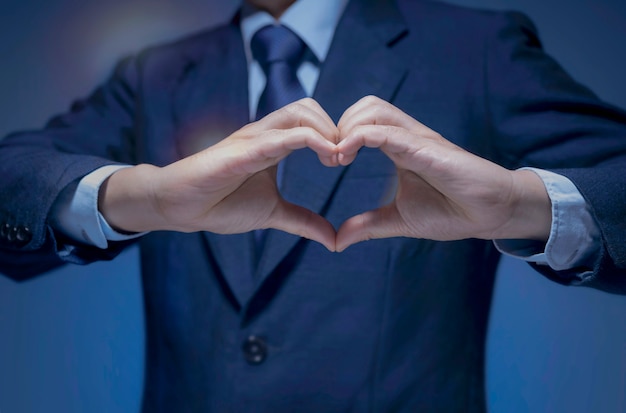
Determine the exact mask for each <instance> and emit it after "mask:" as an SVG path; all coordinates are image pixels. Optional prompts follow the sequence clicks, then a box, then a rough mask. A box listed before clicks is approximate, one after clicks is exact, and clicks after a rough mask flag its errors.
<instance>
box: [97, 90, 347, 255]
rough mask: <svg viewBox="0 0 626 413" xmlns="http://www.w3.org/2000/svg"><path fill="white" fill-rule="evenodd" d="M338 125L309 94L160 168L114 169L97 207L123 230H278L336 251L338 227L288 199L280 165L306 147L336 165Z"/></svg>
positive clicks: (222, 232)
mask: <svg viewBox="0 0 626 413" xmlns="http://www.w3.org/2000/svg"><path fill="white" fill-rule="evenodd" d="M337 140H338V133H337V128H336V126H335V124H334V123H333V121H332V120H331V119H330V118H329V117H328V115H327V114H326V112H324V110H323V109H322V108H321V107H320V106H319V105H318V104H317V103H316V102H315V101H313V100H312V99H303V100H300V101H298V102H295V103H292V104H291V105H288V106H286V107H284V108H282V109H280V110H278V111H276V112H274V113H271V114H270V115H268V116H266V117H265V118H263V119H261V120H259V121H257V122H253V123H251V124H249V125H246V126H245V127H243V128H241V129H240V130H238V131H236V132H235V133H233V134H232V135H230V136H229V137H227V138H226V139H224V140H222V141H221V142H219V143H217V144H216V145H213V146H211V147H209V148H207V149H205V150H203V151H201V152H199V153H197V154H194V155H192V156H189V157H187V158H185V159H182V160H180V161H178V162H175V163H173V164H171V165H168V166H166V167H163V168H157V167H155V166H151V165H139V166H136V167H133V168H127V169H122V170H120V171H118V172H116V173H114V174H113V175H112V176H111V177H110V178H109V179H108V180H107V182H106V183H105V185H103V186H102V188H101V194H100V200H99V209H100V211H101V212H102V214H103V215H104V216H105V218H106V220H107V222H109V224H111V225H112V226H114V227H115V228H118V229H120V230H123V231H128V232H143V231H153V230H173V231H182V232H194V231H211V232H216V233H221V234H234V233H242V232H247V231H251V230H255V229H264V228H276V229H279V230H282V231H286V232H290V233H292V234H296V235H299V236H302V237H305V238H309V239H313V240H315V241H318V242H320V243H322V244H323V245H324V246H325V247H326V248H328V249H329V250H331V251H333V250H334V249H335V229H334V228H333V227H332V225H331V224H330V223H329V222H328V221H326V220H325V219H324V218H322V217H321V216H319V215H317V214H315V213H313V212H311V211H309V210H307V209H305V208H302V207H299V206H296V205H294V204H291V203H288V202H287V201H285V200H284V199H283V198H282V197H281V196H280V194H279V192H278V189H277V186H276V165H277V164H278V162H279V161H280V160H281V159H283V158H284V157H286V156H287V155H289V154H290V153H291V152H292V151H294V150H296V149H301V148H304V147H308V148H310V149H312V150H313V151H315V152H316V153H317V155H318V157H319V159H320V162H322V163H323V164H324V165H326V166H336V165H338V163H337V155H336V145H335V144H336V142H337Z"/></svg>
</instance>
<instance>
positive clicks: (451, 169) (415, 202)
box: [249, 96, 551, 252]
mask: <svg viewBox="0 0 626 413" xmlns="http://www.w3.org/2000/svg"><path fill="white" fill-rule="evenodd" d="M270 116H274V117H278V116H284V117H285V119H289V120H288V121H285V122H283V123H284V126H285V127H287V128H286V129H285V130H284V135H281V134H280V133H276V129H272V131H271V135H272V138H273V139H279V140H280V141H279V143H277V144H276V145H272V144H271V142H270V144H269V145H266V142H269V140H265V141H263V142H264V143H263V145H264V147H263V152H264V156H265V157H266V159H267V160H268V161H267V164H266V165H265V166H264V168H263V167H262V168H263V169H264V173H262V174H258V175H259V176H257V177H255V180H256V179H273V180H274V186H275V165H276V164H277V163H278V161H279V159H282V158H283V157H284V156H286V155H288V154H289V153H290V152H291V151H293V150H296V149H301V148H303V147H308V148H310V149H312V150H313V151H315V152H316V153H317V155H318V157H319V159H320V162H322V164H324V165H325V166H328V167H333V166H338V165H344V166H346V165H349V164H351V163H352V162H353V161H354V160H355V159H356V157H357V155H358V152H359V150H360V149H361V148H363V147H369V148H378V149H380V150H381V151H382V152H383V153H384V154H385V155H386V156H388V157H389V158H390V159H391V160H392V162H393V163H394V164H395V165H396V169H397V174H398V187H397V191H396V195H395V197H394V199H393V201H392V202H391V203H389V204H388V205H384V206H381V207H380V208H377V209H375V210H371V211H366V212H364V213H361V214H358V215H356V216H353V217H351V218H349V219H347V220H346V221H345V222H343V223H342V225H341V226H340V227H339V229H338V230H336V231H335V229H334V227H333V226H332V225H331V224H330V223H329V222H328V221H327V220H326V219H324V218H323V217H321V216H319V215H318V214H315V213H314V212H312V211H310V210H308V209H306V208H303V207H300V206H296V205H293V204H289V203H288V202H286V201H284V200H283V199H282V197H281V196H280V194H278V191H275V194H274V195H275V200H276V201H277V206H278V207H277V208H275V210H274V211H273V213H272V216H271V217H270V218H271V219H268V220H267V221H266V222H265V224H267V225H263V226H261V227H263V228H275V229H279V230H283V231H286V232H290V233H292V234H296V235H300V236H303V237H305V238H309V239H312V240H315V241H318V242H320V243H322V244H323V245H324V246H326V248H328V249H329V250H331V251H337V252H340V251H343V250H345V249H346V248H347V247H348V246H350V245H352V244H355V243H357V242H360V241H364V240H369V239H375V238H389V237H398V236H405V237H415V238H427V239H433V240H455V239H463V238H470V237H475V238H483V239H496V238H498V235H499V231H500V232H501V230H502V229H503V228H504V230H505V231H506V230H510V225H509V224H510V222H511V221H515V220H514V219H512V216H513V215H512V209H514V207H515V204H514V201H515V200H516V199H517V198H516V195H517V193H516V192H515V189H516V188H515V185H514V184H515V182H514V180H513V171H509V170H507V169H505V168H503V167H501V166H499V165H497V164H494V163H492V162H490V161H487V160H485V159H482V158H480V157H478V156H475V155H473V154H471V153H469V152H467V151H465V150H463V149H461V148H460V147H458V146H456V145H454V144H453V143H451V142H449V141H447V140H446V139H444V138H443V137H442V136H441V135H440V134H438V133H437V132H435V131H433V130H431V129H430V128H428V127H426V126H424V125H423V124H421V123H420V122H418V121H417V120H415V119H413V118H412V117H410V116H409V115H407V114H406V113H404V112H402V111H401V110H400V109H398V108H396V107H395V106H393V105H392V104H390V103H387V102H385V101H383V100H381V99H379V98H376V97H373V96H369V97H365V98H363V99H361V100H359V101H358V102H357V103H355V104H354V105H352V106H351V107H350V108H348V109H347V110H346V111H345V112H344V114H343V115H342V117H341V119H340V120H339V122H338V123H337V125H335V124H334V123H333V122H332V120H330V118H329V117H328V115H327V114H326V112H324V111H323V109H322V108H321V107H320V106H319V105H318V104H317V103H316V102H315V101H313V100H311V99H305V100H303V101H298V102H296V103H294V104H291V105H288V106H286V107H284V108H283V109H280V110H279V111H277V112H274V114H272V115H270ZM268 117H269V116H268ZM294 119H295V121H294ZM260 122H261V121H260ZM273 126H275V125H273ZM287 130H288V131H287ZM533 176H534V178H533ZM263 177H264V178H263ZM523 178H524V179H522V181H524V180H525V182H524V184H528V185H530V186H527V187H526V188H525V190H524V191H522V192H525V194H524V195H526V196H527V195H528V194H527V192H528V188H535V189H536V190H535V191H534V193H533V194H532V195H533V196H536V198H535V201H536V205H538V206H539V207H540V208H533V212H535V211H538V214H535V215H534V216H533V217H532V220H531V221H530V223H529V222H528V221H527V219H528V218H530V214H526V216H525V217H523V218H524V219H525V221H519V222H514V224H517V228H515V231H518V232H515V231H509V232H508V233H507V232H504V234H505V235H508V234H515V235H518V234H519V236H520V238H531V239H543V238H545V239H547V235H546V234H547V232H546V228H547V231H548V232H549V227H550V220H551V212H550V201H549V198H547V194H546V193H545V188H544V186H543V184H542V183H540V185H539V187H537V186H536V184H537V182H539V181H538V180H537V176H536V175H535V174H534V173H532V172H531V173H530V174H524V177H523ZM517 180H518V181H519V179H517ZM249 183H250V184H251V185H254V184H255V182H254V181H251V182H249ZM518 189H519V188H518ZM546 206H547V207H546ZM517 209H518V210H519V208H517ZM546 224H547V225H546ZM520 229H521V230H520Z"/></svg>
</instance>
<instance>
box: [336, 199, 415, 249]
mask: <svg viewBox="0 0 626 413" xmlns="http://www.w3.org/2000/svg"><path fill="white" fill-rule="evenodd" d="M404 227H405V226H404V225H403V223H402V219H401V217H400V214H399V213H398V210H397V209H396V207H395V204H390V205H386V206H384V207H381V208H378V209H375V210H372V211H367V212H364V213H362V214H359V215H355V216H353V217H352V218H349V219H348V220H346V221H345V222H344V223H343V224H342V225H341V227H339V231H337V237H336V244H335V245H336V250H337V252H342V251H344V250H345V249H346V248H348V247H349V246H350V245H353V244H356V243H358V242H361V241H367V240H370V239H379V238H391V237H400V236H406V235H407V234H406V231H405V230H404Z"/></svg>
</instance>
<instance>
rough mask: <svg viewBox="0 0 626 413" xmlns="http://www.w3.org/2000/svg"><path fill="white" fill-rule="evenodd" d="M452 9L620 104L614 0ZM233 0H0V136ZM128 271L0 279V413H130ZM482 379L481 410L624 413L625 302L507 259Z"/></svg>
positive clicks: (104, 267)
mask: <svg viewBox="0 0 626 413" xmlns="http://www.w3.org/2000/svg"><path fill="white" fill-rule="evenodd" d="M455 2H456V3H459V4H465V5H470V6H478V7H489V8H507V9H509V8H512V9H518V10H522V11H524V12H526V13H527V14H529V15H530V16H531V17H532V18H533V19H534V21H535V22H536V23H537V25H538V27H539V29H540V33H541V35H542V38H543V40H544V44H545V46H546V48H547V50H548V51H549V52H550V53H551V54H553V55H554V56H556V57H557V58H558V60H560V61H561V62H562V63H563V64H564V66H565V67H566V68H567V69H568V70H569V72H570V73H571V74H572V75H573V76H574V77H575V78H577V79H578V80H580V81H582V82H583V83H585V84H587V85H589V86H591V87H592V89H594V90H595V91H596V92H597V93H598V94H599V95H600V96H601V97H602V98H603V99H605V100H608V101H610V102H612V103H615V104H618V105H619V106H622V107H626V80H624V78H623V76H624V73H626V2H624V1H623V0H596V1H593V0H569V1H565V0H524V1H521V0H508V1H507V0H483V1H480V0H465V1H462V0H457V1H455ZM236 3H237V2H236V1H233V0H229V1H225V0H222V1H218V0H204V1H201V0H177V1H174V0H169V1H168V0H132V1H129V0H126V1H121V0H107V1H106V2H102V1H96V0H46V1H40V0H38V1H35V0H2V7H1V8H0V10H2V13H0V27H2V31H1V32H0V33H1V36H0V114H1V116H0V136H3V135H5V134H6V133H8V132H10V131H12V130H16V129H24V128H34V127H39V126H41V125H42V124H43V122H45V120H46V119H48V118H49V117H50V115H52V114H54V113H57V112H59V111H61V110H64V109H65V108H66V107H68V105H69V104H70V102H71V101H72V99H73V98H76V97H79V96H84V95H85V94H87V93H89V92H90V91H91V90H92V88H93V87H94V86H95V85H96V84H97V83H99V82H101V81H102V80H103V79H104V77H105V76H106V75H107V74H108V72H109V71H110V70H111V68H112V66H113V64H114V62H115V61H116V60H117V59H118V58H119V57H120V56H121V55H123V54H125V53H128V52H131V51H134V50H137V49H138V48H140V47H141V46H144V45H146V44H150V43H154V42H158V41H162V40H165V39H170V38H172V37H176V36H180V35H182V34H184V33H188V32H190V31H194V30H197V29H199V28H201V27H204V26H206V25H209V24H212V23H214V22H217V21H220V20H223V19H224V18H226V17H227V16H229V15H230V13H231V12H232V10H233V8H234V7H235V6H236ZM459 47H462V45H459ZM0 179H1V178H0ZM138 270H139V268H138V261H137V250H136V249H135V248H131V249H130V250H128V251H127V252H125V253H124V254H122V256H120V257H119V258H118V259H117V260H115V261H114V262H108V263H97V264H94V265H91V266H88V267H67V268H63V269H61V270H57V271H54V272H52V273H50V274H48V275H46V276H44V277H40V278H38V279H35V280H32V281H29V282H25V283H22V284H16V283H14V282H12V281H10V280H8V279H6V278H3V277H0V413H13V412H19V413H21V412H68V413H72V412H112V411H114V412H136V411H138V408H139V405H140V395H141V388H142V374H143V345H144V337H143V320H142V317H143V314H142V298H141V292H140V281H139V277H138ZM459 344H460V345H462V344H461V343H459ZM487 374H488V386H487V394H488V401H489V406H490V411H492V412H527V411H529V412H568V413H575V412H589V411H594V412H626V299H625V298H623V297H618V296H612V295H609V294H605V293H600V292H597V291H592V290H585V289H576V288H566V287H561V286H558V285H555V284H552V283H551V282H549V281H547V280H545V279H544V278H542V277H541V276H539V275H537V274H536V273H534V272H533V271H532V270H530V269H529V268H528V267H527V266H526V265H525V264H523V263H520V262H516V261H513V260H511V259H505V260H504V261H503V263H502V265H501V267H500V271H499V277H498V282H497V285H496V292H495V298H494V305H493V313H492V319H491V325H490V330H489V342H488V365H487Z"/></svg>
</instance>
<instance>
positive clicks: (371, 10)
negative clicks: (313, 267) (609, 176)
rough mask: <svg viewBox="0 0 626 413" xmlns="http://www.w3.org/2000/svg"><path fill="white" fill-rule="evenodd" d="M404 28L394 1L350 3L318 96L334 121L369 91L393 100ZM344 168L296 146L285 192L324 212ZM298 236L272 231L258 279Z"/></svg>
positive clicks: (402, 67) (399, 74) (401, 68)
mask: <svg viewBox="0 0 626 413" xmlns="http://www.w3.org/2000/svg"><path fill="white" fill-rule="evenodd" d="M404 33H406V26H405V25H404V22H403V20H402V18H401V15H400V13H399V11H398V10H397V9H396V8H395V5H393V4H392V3H391V2H377V1H372V0H363V1H352V2H351V3H350V4H349V5H348V6H347V9H346V11H345V13H344V15H343V17H342V19H341V21H340V22H339V25H338V27H337V30H336V32H335V36H334V40H333V44H332V45H331V48H330V50H329V54H328V56H327V58H326V61H325V62H324V64H323V65H322V70H321V72H320V77H319V81H318V84H317V88H316V91H315V93H314V96H313V97H314V98H315V99H316V100H317V101H318V102H319V103H320V104H321V106H322V107H323V108H324V109H325V110H326V111H327V112H328V114H329V115H330V117H331V118H332V119H333V120H334V121H335V122H337V121H339V118H340V117H341V115H342V114H343V112H344V111H345V110H346V109H347V108H348V107H349V106H351V105H352V104H353V103H355V102H356V101H357V100H359V99H360V98H362V97H364V96H367V95H376V96H378V97H380V98H382V99H385V100H392V99H393V97H394V95H395V92H396V91H397V89H398V88H399V86H400V84H401V83H402V80H403V79H404V77H405V76H406V73H407V67H406V64H405V63H404V62H403V60H402V58H401V57H400V56H398V55H396V53H395V52H394V51H393V50H392V49H391V47H390V45H391V44H392V43H393V42H394V41H396V40H397V39H398V38H399V37H401V36H402V35H403V34H404ZM345 170H346V168H326V167H324V166H323V165H321V164H320V162H319V160H318V159H317V156H316V155H315V154H314V153H313V152H312V151H310V150H302V151H296V152H294V153H293V154H292V155H290V156H289V158H287V161H286V165H285V174H284V184H283V188H282V194H283V197H284V198H285V199H286V200H288V201H290V202H293V203H295V204H298V205H302V206H305V207H307V208H309V209H310V210H312V211H314V212H316V213H318V214H321V215H324V214H325V212H326V209H327V207H328V205H329V201H330V200H331V199H332V196H333V194H334V193H335V191H336V189H337V186H338V184H339V182H340V180H341V177H342V176H343V174H344V173H345ZM332 224H333V225H334V226H335V227H337V226H338V225H339V224H341V223H340V222H332ZM299 241H300V242H302V241H301V239H300V238H299V237H296V236H293V235H291V234H286V233H284V232H280V231H275V230H270V232H269V234H268V235H267V241H266V243H265V249H264V251H263V253H262V256H261V260H260V262H259V267H258V269H257V275H256V278H257V279H259V280H263V279H264V278H266V277H267V276H268V275H269V274H270V273H271V272H272V271H274V269H275V268H276V266H277V265H278V264H279V263H280V262H281V261H282V260H283V259H284V258H285V257H286V256H287V254H288V253H289V252H290V251H291V250H292V249H293V248H294V247H295V245H296V244H297V243H298V242H299Z"/></svg>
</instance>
